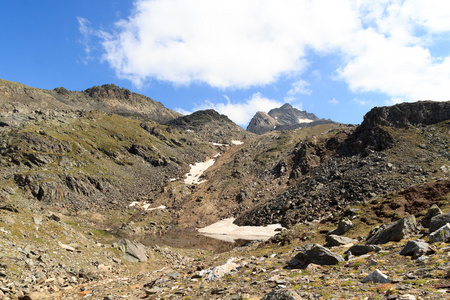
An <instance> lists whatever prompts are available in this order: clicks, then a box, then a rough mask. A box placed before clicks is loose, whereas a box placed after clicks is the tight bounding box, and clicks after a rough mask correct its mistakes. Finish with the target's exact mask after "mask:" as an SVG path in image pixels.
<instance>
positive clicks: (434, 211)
mask: <svg viewBox="0 0 450 300" xmlns="http://www.w3.org/2000/svg"><path fill="white" fill-rule="evenodd" d="M438 215H442V211H441V210H440V209H439V207H438V206H437V205H436V204H433V205H432V206H431V207H430V208H429V209H428V211H427V213H426V214H425V216H423V218H422V220H421V221H420V224H422V226H423V227H425V228H430V223H431V218H433V217H436V216H438Z"/></svg>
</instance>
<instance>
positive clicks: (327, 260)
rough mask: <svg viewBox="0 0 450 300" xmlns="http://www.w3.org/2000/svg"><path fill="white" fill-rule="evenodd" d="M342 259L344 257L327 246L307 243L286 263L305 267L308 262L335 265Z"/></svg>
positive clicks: (296, 266) (295, 266)
mask: <svg viewBox="0 0 450 300" xmlns="http://www.w3.org/2000/svg"><path fill="white" fill-rule="evenodd" d="M341 261H344V258H343V257H342V256H341V255H339V254H336V253H333V252H331V251H330V250H328V249H327V248H325V247H323V246H320V245H317V244H307V245H305V246H303V247H302V248H300V252H299V253H297V255H295V256H294V257H293V258H292V259H291V260H290V261H289V262H288V264H289V265H290V266H291V267H293V268H301V269H303V268H306V267H307V266H308V265H309V264H310V263H313V264H316V265H335V264H338V263H339V262H341Z"/></svg>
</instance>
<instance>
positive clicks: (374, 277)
mask: <svg viewBox="0 0 450 300" xmlns="http://www.w3.org/2000/svg"><path fill="white" fill-rule="evenodd" d="M361 282H362V283H369V282H371V283H389V282H391V280H390V279H389V277H388V276H387V275H384V274H383V273H381V271H380V270H378V269H376V270H375V271H373V272H372V273H370V274H369V275H367V276H366V277H364V279H363V280H361Z"/></svg>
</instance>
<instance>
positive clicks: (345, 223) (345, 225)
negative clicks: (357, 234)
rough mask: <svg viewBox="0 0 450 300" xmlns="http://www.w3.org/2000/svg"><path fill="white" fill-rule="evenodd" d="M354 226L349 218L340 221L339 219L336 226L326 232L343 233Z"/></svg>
mask: <svg viewBox="0 0 450 300" xmlns="http://www.w3.org/2000/svg"><path fill="white" fill-rule="evenodd" d="M354 226H355V225H354V224H353V223H352V221H350V220H349V219H342V220H341V221H339V224H338V227H337V228H336V229H334V230H332V231H330V232H329V233H328V234H330V235H331V234H335V235H343V234H344V233H346V232H347V231H349V230H350V229H352V228H353V227H354Z"/></svg>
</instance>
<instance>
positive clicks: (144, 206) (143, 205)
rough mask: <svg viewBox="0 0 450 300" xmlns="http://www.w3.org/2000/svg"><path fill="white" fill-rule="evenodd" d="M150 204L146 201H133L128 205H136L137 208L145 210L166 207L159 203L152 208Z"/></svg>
mask: <svg viewBox="0 0 450 300" xmlns="http://www.w3.org/2000/svg"><path fill="white" fill-rule="evenodd" d="M150 205H152V204H151V203H147V202H139V201H133V202H131V203H130V204H129V205H128V206H129V207H136V208H138V209H142V210H145V211H152V210H156V209H166V206H165V205H160V206H158V207H153V208H150Z"/></svg>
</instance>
